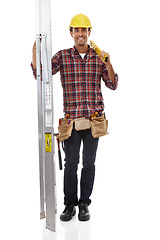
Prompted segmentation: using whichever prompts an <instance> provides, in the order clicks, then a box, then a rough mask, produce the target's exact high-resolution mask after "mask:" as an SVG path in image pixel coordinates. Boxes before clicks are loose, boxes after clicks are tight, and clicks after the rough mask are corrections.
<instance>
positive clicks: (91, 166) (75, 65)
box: [32, 14, 118, 221]
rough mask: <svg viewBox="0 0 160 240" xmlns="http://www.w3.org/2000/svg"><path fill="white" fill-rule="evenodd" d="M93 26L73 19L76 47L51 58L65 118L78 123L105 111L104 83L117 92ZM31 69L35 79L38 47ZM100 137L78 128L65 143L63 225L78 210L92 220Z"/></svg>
mask: <svg viewBox="0 0 160 240" xmlns="http://www.w3.org/2000/svg"><path fill="white" fill-rule="evenodd" d="M91 28H92V26H91V22H90V20H89V18H88V17H87V16H86V15H84V14H78V15H76V16H74V17H73V18H72V19H71V22H70V25H69V29H70V34H71V37H72V38H73V41H74V47H73V48H70V49H64V50H61V51H59V52H58V53H56V54H55V55H54V56H53V58H52V73H53V74H55V73H57V72H58V71H60V76H61V83H62V88H63V104H64V113H65V115H66V114H67V116H68V117H69V118H70V119H72V120H76V119H79V118H85V119H89V118H90V116H91V115H92V114H94V113H95V112H97V113H102V112H103V110H104V103H103V97H102V92H101V79H102V80H103V81H104V82H105V85H106V86H107V87H108V88H110V89H112V90H115V89H116V88H117V85H118V76H117V74H115V72H114V70H113V67H112V64H111V62H110V56H109V54H108V53H107V52H105V51H102V52H101V55H102V56H103V57H104V56H105V55H106V56H107V57H108V59H107V62H104V61H103V60H102V59H101V58H100V57H99V56H98V54H97V53H96V52H95V51H94V49H93V48H91V47H90V46H89V45H88V37H89V36H90V34H91ZM32 69H33V73H34V76H35V78H36V45H35V44H34V46H33V59H32ZM98 141H99V138H98V137H93V136H92V132H91V128H90V127H89V128H88V127H86V129H83V130H76V128H75V124H73V129H72V131H71V136H70V137H69V138H68V139H66V140H64V151H65V169H64V204H65V209H64V211H63V213H62V214H61V215H60V219H61V220H62V221H69V220H71V219H72V217H73V216H74V215H75V214H76V206H77V205H78V207H79V214H78V218H79V220H80V221H87V220H89V219H90V213H89V210H88V206H89V205H90V203H91V199H90V197H91V194H92V190H93V185H94V177H95V159H96V151H97V146H98ZM81 142H83V155H82V156H83V167H82V171H81V180H80V197H79V198H78V194H77V192H78V191H77V188H78V178H77V168H78V163H79V151H80V146H81Z"/></svg>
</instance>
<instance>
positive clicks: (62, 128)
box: [57, 119, 73, 142]
mask: <svg viewBox="0 0 160 240" xmlns="http://www.w3.org/2000/svg"><path fill="white" fill-rule="evenodd" d="M72 129H73V119H61V125H59V127H58V132H59V134H58V136H57V138H59V142H63V141H64V140H66V139H68V138H69V137H70V136H71V134H72Z"/></svg>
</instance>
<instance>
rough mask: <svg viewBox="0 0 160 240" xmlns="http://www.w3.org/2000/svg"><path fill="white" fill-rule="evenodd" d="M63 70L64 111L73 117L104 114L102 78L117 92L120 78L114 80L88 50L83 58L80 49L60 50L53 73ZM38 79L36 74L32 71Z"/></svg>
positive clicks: (55, 57) (54, 61)
mask: <svg viewBox="0 0 160 240" xmlns="http://www.w3.org/2000/svg"><path fill="white" fill-rule="evenodd" d="M58 71H60V76H61V84H62V87H63V103H64V105H63V106H64V112H65V113H67V114H69V115H70V117H71V118H73V119H74V118H80V117H86V118H88V117H90V116H91V114H92V113H94V112H95V111H99V110H101V111H103V110H104V103H103V97H102V92H101V79H103V81H104V82H105V85H106V86H107V87H108V88H110V89H112V90H115V89H116V88H117V86H118V76H117V74H116V76H115V80H114V81H111V80H110V79H109V77H108V71H107V68H106V65H105V63H104V62H103V61H102V60H101V59H100V58H99V57H98V55H97V53H96V52H95V51H94V50H93V49H92V48H90V47H89V49H88V52H87V53H86V55H85V57H84V59H82V58H81V56H80V54H79V53H78V51H77V49H76V48H75V47H74V48H70V49H65V50H61V51H59V52H58V53H57V54H55V55H54V56H53V58H52V74H55V73H57V72H58ZM33 72H34V75H35V77H36V71H35V70H33Z"/></svg>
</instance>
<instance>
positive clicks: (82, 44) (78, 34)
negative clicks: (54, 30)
mask: <svg viewBox="0 0 160 240" xmlns="http://www.w3.org/2000/svg"><path fill="white" fill-rule="evenodd" d="M71 36H72V37H73V40H74V44H75V47H76V48H77V49H79V48H86V47H87V48H88V45H87V41H88V37H89V36H90V31H89V30H88V28H73V31H72V32H71Z"/></svg>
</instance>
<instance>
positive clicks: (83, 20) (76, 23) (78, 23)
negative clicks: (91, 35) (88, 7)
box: [69, 13, 92, 28]
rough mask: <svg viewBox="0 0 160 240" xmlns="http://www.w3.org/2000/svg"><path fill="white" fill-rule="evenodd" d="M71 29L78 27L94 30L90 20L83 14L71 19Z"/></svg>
mask: <svg viewBox="0 0 160 240" xmlns="http://www.w3.org/2000/svg"><path fill="white" fill-rule="evenodd" d="M71 27H73V28H78V27H82V28H92V26H91V22H90V20H89V18H88V17H87V16H86V15H84V14H82V13H80V14H77V15H75V16H74V17H73V18H72V19H71V22H70V25H69V28H71Z"/></svg>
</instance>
